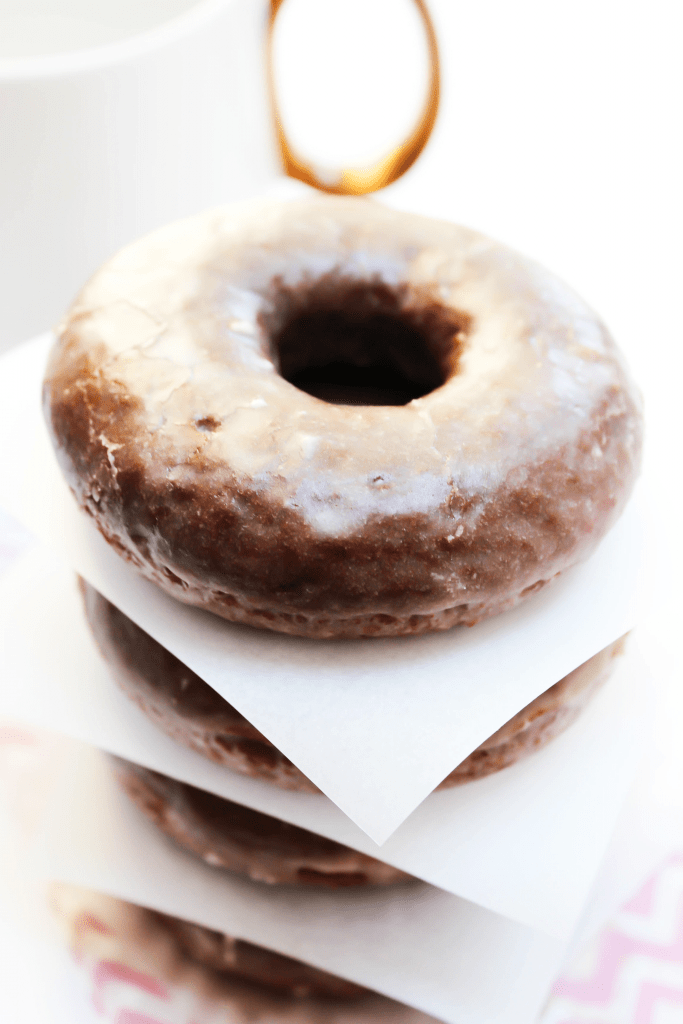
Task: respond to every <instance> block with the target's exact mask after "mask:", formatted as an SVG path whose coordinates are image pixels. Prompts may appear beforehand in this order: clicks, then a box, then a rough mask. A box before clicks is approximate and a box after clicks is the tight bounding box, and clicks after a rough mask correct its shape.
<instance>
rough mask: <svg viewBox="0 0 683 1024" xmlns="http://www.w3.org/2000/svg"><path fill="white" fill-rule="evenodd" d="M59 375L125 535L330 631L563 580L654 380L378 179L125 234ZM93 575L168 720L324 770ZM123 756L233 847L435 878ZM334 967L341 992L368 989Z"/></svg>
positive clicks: (181, 582)
mask: <svg viewBox="0 0 683 1024" xmlns="http://www.w3.org/2000/svg"><path fill="white" fill-rule="evenodd" d="M44 397H45V410H46V417H47V421H48V425H49V429H50V431H51V434H52V438H53V441H54V445H55V449H56V452H57V455H58V458H59V461H60V464H61V466H62V469H63V471H64V473H65V476H66V478H67V480H68V483H69V485H70V487H71V490H72V491H73V493H74V495H75V497H76V500H77V501H78V503H79V505H80V506H81V508H82V509H83V511H84V512H85V513H86V514H88V515H89V516H90V517H91V518H92V520H93V521H94V522H95V524H96V525H97V527H98V529H99V530H100V532H101V533H102V535H103V536H104V537H105V539H106V540H107V541H108V542H109V543H110V544H111V545H112V546H113V547H114V549H115V550H116V551H117V552H118V553H119V554H120V555H121V557H123V558H124V559H126V561H128V562H129V563H130V564H131V565H133V566H134V567H135V568H136V569H137V570H138V571H139V572H140V573H141V574H142V575H143V576H144V577H145V578H147V579H148V580H151V581H153V582H154V583H155V584H157V585H158V586H160V587H161V588H163V590H165V591H166V592H167V593H168V594H170V595H171V596H173V597H174V598H175V599H177V600H179V601H182V602H185V603H188V604H191V605H196V606H199V607H201V608H204V609H206V610H208V611H210V612H212V613H214V614H216V615H219V616H222V617H223V618H224V619H227V620H230V621H231V622H236V623H242V624H247V625H249V626H252V627H256V628H259V629H270V630H276V631H280V632H284V633H289V634H294V635H296V636H302V637H307V638H309V639H310V642H311V643H315V642H317V641H319V640H321V639H323V638H328V637H334V638H358V637H366V638H368V639H367V642H368V643H372V638H374V637H378V636H382V637H387V636H405V635H418V634H422V633H425V632H433V631H440V630H446V629H450V628H452V627H458V626H459V627H462V626H463V625H468V626H472V625H475V624H476V623H477V622H480V621H481V620H483V619H485V618H488V617H490V616H492V615H497V614H499V613H502V612H504V611H505V610H507V609H510V608H512V607H514V606H515V605H517V604H518V603H519V602H521V601H524V600H525V599H526V598H527V597H528V596H529V595H531V594H534V593H535V592H536V591H538V590H539V589H540V588H542V587H544V586H546V585H552V581H553V580H554V579H555V578H556V577H557V576H558V575H560V574H561V573H562V572H564V571H565V570H566V569H568V568H569V567H571V566H572V565H574V564H576V563H577V562H578V561H580V560H582V559H585V558H586V557H587V556H588V555H589V554H590V553H591V552H592V551H593V549H594V548H595V546H596V545H597V544H598V542H599V541H600V539H601V538H602V537H603V536H604V535H605V533H606V532H607V531H608V530H609V529H610V527H611V526H612V525H613V523H614V522H615V521H616V519H617V518H618V516H619V515H620V513H621V511H622V510H623V508H624V505H625V503H626V501H627V499H628V497H629V495H630V492H631V489H632V486H633V483H634V480H635V477H636V475H637V472H638V465H639V459H640V450H641V416H640V409H639V400H638V397H637V394H636V393H635V392H634V389H633V387H632V385H631V383H630V381H629V378H628V375H627V372H626V370H625V367H624V365H623V362H622V359H621V357H620V355H619V352H618V350H617V349H616V347H615V345H614V343H613V341H612V339H611V338H610V336H609V334H608V333H607V331H606V329H605V328H604V326H603V325H602V324H601V323H600V321H599V320H598V319H597V318H596V317H595V315H594V314H593V313H592V312H591V311H590V310H589V309H588V308H587V307H586V306H585V305H584V303H583V302H582V301H581V300H580V299H579V298H577V296H576V295H574V294H573V293H572V292H571V291H570V290H569V289H568V288H566V287H565V286H564V285H563V284H562V283H561V282H559V281H558V280H557V279H555V278H554V277H552V276H551V275H550V274H549V273H548V272H547V271H545V270H543V269H542V268H540V267H538V266H537V265H535V264H533V263H531V262H530V261H528V260H526V259H525V258H523V257H521V256H519V255H517V254H516V253H514V252H512V251H510V250H509V249H507V248H505V247H503V246H501V245H499V244H497V243H495V242H492V241H491V240H489V239H487V238H485V237H483V236H481V235H479V234H476V233H475V232H473V231H470V230H467V229H465V228H461V227H456V226H454V225H451V224H446V223H441V222H437V221H432V220H428V219H425V218H422V217H418V216H414V215H410V214H397V213H395V212H392V211H390V210H388V209H386V208H384V207H383V206H381V205H379V204H377V203H375V202H373V201H370V200H362V199H347V198H343V199H342V198H331V197H316V198H311V199H308V200H303V201H295V202H286V203H278V202H272V201H256V202H250V203H246V204H240V205H238V206H232V207H227V208H224V209H220V210H218V211H213V212H211V213H208V214H205V215H203V216H200V217H197V218H193V219H191V220H188V221H184V222H181V223H179V224H175V225H171V226H170V227H167V228H165V229H163V230H161V231H157V232H156V233H154V234H152V235H150V236H148V237H147V238H144V239H142V240H141V241H139V242H137V243H135V244H134V245H131V246H129V247H128V248H127V249H124V250H123V251H122V252H120V253H119V254H118V255H117V256H115V257H114V258H113V259H112V260H111V261H110V262H109V263H108V264H107V265H105V266H104V267H103V268H102V270H101V271H100V272H99V273H98V274H97V275H96V276H95V277H94V278H93V279H92V280H91V282H90V283H89V284H88V285H87V286H86V287H85V289H84V290H83V292H82V293H81V295H80V296H79V298H78V299H77V300H76V302H75V304H74V306H73V307H72V309H71V311H70V313H69V315H68V317H67V318H66V321H65V322H64V324H63V326H62V328H61V330H60V333H59V338H58V341H57V343H56V345H55V348H54V350H53V353H52V356H51V359H50V363H49V366H48V371H47V377H46V381H45V390H44ZM82 589H83V594H84V599H85V606H86V611H87V617H88V621H89V623H90V625H91V628H92V630H93V633H94V635H95V638H96V640H97V643H98V645H99V648H100V650H101V652H102V654H103V656H104V658H105V659H106V661H107V663H108V665H109V666H110V668H111V671H112V673H113V675H114V677H115V679H116V680H117V681H118V683H119V684H120V686H121V687H122V688H123V690H124V691H125V692H126V693H127V694H128V696H129V697H130V698H131V699H132V700H133V701H135V702H136V703H137V704H138V705H139V706H140V707H141V708H142V709H143V710H144V711H145V712H147V714H148V715H149V716H150V717H151V718H152V719H153V720H154V721H155V722H157V724H158V725H159V727H160V728H161V729H163V730H164V731H165V732H166V733H168V734H169V735H170V736H172V737H173V738H174V739H175V740H177V741H178V742H179V743H183V744H186V745H188V746H190V747H192V748H193V749H195V750H197V751H199V752H200V753H201V754H203V755H205V756H206V757H209V758H211V759H212V760H214V761H216V762H218V763H220V764H222V765H224V766H225V769H226V770H230V771H237V772H242V773H246V774H248V775H252V776H255V777H257V778H260V779H263V780H265V781H267V782H270V783H272V784H273V785H276V786H280V787H282V788H286V789H298V790H305V791H306V790H307V791H311V790H314V789H315V787H314V786H313V785H312V783H311V782H310V781H309V780H308V779H306V778H305V777H304V776H303V775H302V774H301V772H300V771H299V770H298V769H297V768H296V767H295V766H294V765H293V764H292V763H291V762H290V761H289V760H288V759H287V758H286V757H285V755H284V754H282V753H281V752H280V751H278V750H277V749H276V748H275V747H274V746H273V745H272V744H271V743H270V742H269V740H268V739H267V737H265V736H263V735H262V734H261V733H259V732H258V731H257V730H256V729H255V728H254V727H253V726H252V725H251V724H250V723H249V722H247V721H246V720H245V719H244V718H243V717H242V716H241V715H240V714H239V712H238V711H236V710H235V709H234V708H233V707H231V706H230V705H229V704H228V703H227V702H226V701H224V700H223V699H222V698H221V697H220V696H219V695H218V694H217V693H216V692H215V691H213V690H212V689H211V688H210V687H209V686H208V685H207V684H206V683H205V682H204V681H203V680H201V679H200V678H199V677H198V676H196V675H195V674H194V673H193V672H191V671H190V670H189V669H188V668H187V667H186V666H185V665H183V664H182V663H181V662H180V661H178V659H177V658H175V657H174V656H173V655H172V654H171V653H170V652H168V651H166V650H165V649H164V648H163V647H161V646H160V645H159V644H158V643H157V642H156V641H154V640H153V639H152V638H151V637H149V636H148V635H147V634H146V633H145V632H144V631H143V630H142V629H141V628H140V627H139V626H138V625H137V624H135V623H134V622H132V621H131V620H130V619H128V618H127V617H126V616H125V615H123V613H122V612H121V611H119V610H118V609H117V608H115V607H114V606H113V605H111V604H110V603H109V602H108V601H107V600H106V599H105V598H104V597H102V596H101V595H100V594H98V593H97V592H96V591H94V590H93V589H92V587H90V586H89V585H88V584H85V583H83V584H82ZM226 628H227V627H226ZM621 647H622V642H621V641H618V642H617V643H616V644H613V645H612V646H611V647H609V648H607V649H606V650H604V651H602V652H600V653H599V654H597V655H596V656H595V657H593V658H591V659H590V660H589V661H587V662H586V663H585V664H584V665H581V666H580V667H579V668H577V669H576V670H575V671H573V672H571V673H570V674H569V675H568V676H566V677H565V678H564V679H562V680H560V681H558V682H556V683H555V685H553V686H551V687H550V688H549V689H548V690H547V691H546V692H545V693H544V694H542V695H541V696H540V697H538V698H537V699H536V700H534V701H533V702H532V703H531V704H529V705H528V706H527V707H526V708H524V709H522V710H521V711H520V712H519V713H518V714H517V715H515V716H514V717H513V718H512V719H511V720H510V721H509V722H508V723H507V724H505V725H504V726H503V727H502V728H501V729H499V730H498V731H497V732H496V733H495V734H494V735H493V736H491V737H490V738H489V739H488V740H487V741H486V742H485V743H483V744H482V745H481V746H480V747H479V748H478V749H477V750H475V751H474V752H473V753H472V754H470V756H469V757H467V758H466V760H465V761H464V762H462V764H460V765H458V766H457V767H456V768H455V769H454V771H453V772H452V773H451V774H450V775H449V776H448V778H446V779H445V780H444V782H443V783H442V785H444V786H450V785H456V784H460V783H464V782H467V781H468V780H471V779H476V778H480V777H482V776H484V775H487V774H489V773H491V772H495V771H498V770H500V769H503V768H505V767H506V766H507V765H510V764H512V763H514V762H515V761H516V760H518V759H519V758H520V757H522V756H525V755H526V754H528V753H530V752H531V751H533V750H535V749H536V748H538V747H539V746H541V745H543V744H544V743H546V742H548V741H549V740H550V739H552V737H553V736H555V735H556V734H557V733H558V732H559V731H561V730H562V729H563V728H565V727H566V726H567V725H568V724H569V723H570V722H571V721H573V719H574V718H575V717H576V715H578V713H579V712H580V710H581V709H582V707H583V706H584V705H585V704H586V702H587V701H588V699H589V698H590V696H591V695H592V694H593V693H594V692H595V690H596V689H597V688H598V686H599V685H600V684H601V682H602V681H603V680H604V679H605V678H606V677H607V676H608V674H609V672H610V670H611V667H612V665H613V663H614V659H615V657H616V655H617V654H618V653H619V652H620V650H621ZM116 770H117V773H118V775H119V777H120V779H121V782H122V785H123V787H124V788H125V790H126V791H127V792H128V793H129V795H130V796H131V797H132V798H133V799H134V800H135V801H136V802H137V803H138V805H139V806H140V807H141V808H142V809H143V810H144V811H145V812H146V813H147V814H148V815H149V816H150V817H152V818H153V820H154V821H155V822H156V823H157V824H158V825H159V826H160V827H161V828H162V829H164V830H165V831H166V832H167V833H168V834H170V835H171V836H172V837H173V838H174V839H175V840H176V841H177V842H179V843H181V844H182V845H183V846H185V847H186V848H188V849H190V850H192V851H193V852H194V853H196V854H197V855H198V856H200V857H202V858H203V859H204V860H205V861H207V862H208V863H210V864H212V865H214V866H216V868H217V869H219V870H229V871H237V872H241V873H244V874H247V875H249V876H250V877H251V878H252V879H256V880H258V881H260V882H263V883H280V884H288V885H300V886H311V885H324V886H328V887H345V886H353V885H369V886H372V885H390V884H406V882H407V881H409V880H408V876H406V875H405V874H404V873H403V872H401V871H399V870H397V869H395V868H393V867H390V866H388V865H386V864H382V863H381V862H379V861H377V860H374V859H373V858H371V857H368V856H365V855H363V854H360V853H358V852H356V851H353V850H350V849H348V848H346V847H343V846H341V845H339V844H338V843H334V842H332V841H330V840H327V839H323V838H321V837H320V836H316V835H314V834H312V833H310V832H306V831H304V830H302V829H299V828H295V827H293V826H290V825H286V824H285V823H283V822H281V821H279V820H278V819H275V818H269V817H268V816H266V815H263V814H260V813H258V812H255V811H252V810H250V809H248V808H245V807H241V806H238V805H235V804H231V803H230V802H228V801H224V800H221V799H219V798H218V797H214V796H211V795H209V794H207V793H203V792H201V791H199V790H196V789H193V788H192V787H191V786H189V785H187V784H184V783H182V782H178V781H175V780H171V779H169V778H166V777H164V776H161V775H159V774H157V773H154V772H151V771H149V770H146V769H143V768H141V767H139V766H137V765H132V764H128V763H126V762H118V763H117V768H116ZM168 927H169V928H170V929H171V930H172V931H173V933H174V935H175V936H176V937H177V939H178V941H179V942H180V943H181V945H182V946H183V948H184V949H185V950H186V952H187V954H188V955H189V956H191V957H193V958H195V959H197V960H199V961H201V962H203V963H204V964H206V965H207V966H208V967H210V968H211V969H220V970H221V971H226V972H228V973H229V972H230V971H232V972H233V973H234V972H237V973H239V972H240V971H241V972H242V973H241V975H240V976H241V977H245V976H250V975H249V972H248V970H246V968H244V964H246V963H255V962H257V961H258V963H259V964H260V965H261V966H260V967H259V969H258V970H256V968H254V971H253V972H252V975H251V977H252V980H253V981H254V983H258V984H268V983H269V979H270V982H272V984H274V985H279V986H280V987H283V986H284V988H286V989H287V990H288V991H290V992H299V993H301V992H303V991H304V990H307V991H308V990H314V991H320V989H316V988H315V985H316V984H317V982H315V981H313V980H311V979H310V978H309V980H308V981H306V980H305V979H304V981H302V979H301V973H300V972H301V970H303V971H304V973H305V972H306V970H307V969H306V968H305V967H304V966H302V965H300V967H297V968H296V969H291V970H290V969H289V968H288V970H290V973H289V974H288V973H287V970H285V969H284V968H283V967H282V965H280V966H279V967H278V966H277V965H275V962H273V963H272V964H271V965H270V967H268V968H264V967H263V963H264V962H265V961H264V960H263V957H262V958H261V960H259V959H258V957H256V960H254V958H253V957H251V959H250V956H251V954H249V955H247V953H244V955H241V954H240V956H238V955H237V954H236V953H235V948H236V947H235V944H234V941H231V942H229V943H228V945H227V946H226V945H225V942H227V940H225V942H224V941H223V939H222V938H221V937H220V936H219V937H217V936H216V935H215V934H213V933H209V932H207V931H206V930H202V929H199V928H197V927H196V926H189V925H183V924H181V923H178V922H175V923H170V924H169V925H168ZM224 948H225V949H228V950H229V955H228V954H224V953H222V952H221V950H224ZM268 955H270V954H268ZM263 956H264V957H266V960H267V956H266V954H265V953H264V954H263ZM238 962H239V963H240V964H241V965H242V966H241V967H239V968H238V967H237V966H236V965H237V964H238ZM308 970H309V971H311V970H312V969H310V968H309V969H308ZM245 971H246V975H245ZM314 973H317V974H319V973H320V972H314ZM283 978H284V979H287V978H289V979H290V981H286V980H285V981H284V982H283V981H282V979H283ZM278 979H279V980H278ZM292 979H294V980H292ZM335 985H336V987H334V986H333V988H332V989H328V992H329V994H330V995H334V996H335V998H341V997H342V996H347V997H348V996H351V995H354V994H355V995H357V994H358V992H357V991H356V990H355V988H354V986H350V987H349V986H348V984H347V983H343V982H338V983H337V982H335ZM311 986H312V987H313V988H312V989H311Z"/></svg>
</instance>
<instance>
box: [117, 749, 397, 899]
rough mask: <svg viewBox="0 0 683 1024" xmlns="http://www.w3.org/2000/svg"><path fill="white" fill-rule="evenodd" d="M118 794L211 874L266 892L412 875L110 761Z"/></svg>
mask: <svg viewBox="0 0 683 1024" xmlns="http://www.w3.org/2000/svg"><path fill="white" fill-rule="evenodd" d="M111 760H112V764H113V766H114V771H115V774H116V776H117V779H118V781H119V783H120V785H121V787H122V788H123V789H124V790H125V792H126V793H127V795H128V796H129V797H130V798H131V800H132V801H133V802H134V803H135V804H137V806H138V807H139V808H140V809H141V810H142V811H143V812H144V813H145V814H146V815H147V817H148V818H150V819H151V820H152V821H153V822H154V824H155V825H157V826H158V827H159V828H160V829H161V830H162V831H163V832H165V833H166V835H168V836H170V837H171V838H172V839H174V840H175V842H176V843H178V845H179V846H182V847H183V848H184V849H186V850H189V851H190V852H191V853H194V854H196V855H197V856H199V857H201V858H202V860H205V861H206V863H207V864H211V866H212V867H216V868H225V869H226V870H227V871H234V872H237V873H238V874H241V875H247V876H248V877H249V878H251V879H252V880H253V881H254V882H267V883H268V884H270V885H303V886H316V887H323V888H326V889H341V888H349V887H358V886H367V885H394V884H395V883H397V882H405V881H407V880H409V879H411V877H412V876H410V875H408V874H406V872H405V871H401V870H400V869H399V868H395V867H392V866H391V864H384V863H383V862H382V861H379V860H377V859H376V858H375V857H369V856H367V855H366V854H364V853H360V852H359V851H358V850H352V849H350V847H348V846H343V845H342V844H341V843H337V842H335V841H334V840H332V839H326V838H325V837H324V836H319V835H316V834H315V833H314V832H309V831H308V830H307V829H304V828H298V827H297V826H296V825H290V824H289V823H288V822H286V821H281V820H280V819H279V818H273V817H272V816H271V815H269V814H263V813H262V812H261V811H255V810H253V809H252V808H251V807H244V806H242V805H241V804H236V803H234V802H233V801H232V800H225V799H224V798H223V797H220V796H216V795H215V794H214V793H207V792H206V791H205V790H203V789H197V788H196V786H190V785H189V783H187V782H181V781H180V780H178V779H171V778H169V777H168V776H167V775H161V774H160V773H159V772H154V771H151V769H149V768H143V767H142V766H141V765H138V764H133V763H132V762H130V761H124V760H123V759H122V758H120V757H115V758H112V759H111Z"/></svg>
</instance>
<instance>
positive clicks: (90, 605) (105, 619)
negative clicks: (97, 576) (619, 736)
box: [80, 580, 624, 792]
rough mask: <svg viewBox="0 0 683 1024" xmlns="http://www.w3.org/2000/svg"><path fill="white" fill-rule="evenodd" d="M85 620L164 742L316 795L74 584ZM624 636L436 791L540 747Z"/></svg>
mask: <svg viewBox="0 0 683 1024" xmlns="http://www.w3.org/2000/svg"><path fill="white" fill-rule="evenodd" d="M80 585H81V591H82V594H83V599H84V604H85V611H86V617H87V619H88V623H89V625H90V628H91V630H92V633H93V636H94V637H95V640H96V642H97V645H98V647H99V649H100V652H101V653H102V655H103V657H104V659H105V661H106V663H107V665H108V667H109V669H110V671H111V673H112V675H113V678H114V679H115V681H116V682H117V683H118V685H119V686H120V687H121V689H122V690H123V691H124V693H125V694H126V695H127V696H128V697H130V699H131V700H133V701H134V702H135V703H136V704H137V705H138V707H140V708H141V709H142V711H144V712H145V714H146V715H148V716H149V718H151V720H152V721H153V722H154V723H155V724H156V725H157V726H158V727H159V728H160V729H162V730H163V731H164V732H165V733H166V734H167V735H168V736H170V737H171V739H174V740H176V741H177V742H178V743H182V744H183V745H184V746H187V747H190V748H191V749H193V750H196V751H197V752H198V753H200V754H203V756H204V757H208V758H209V759H210V760H212V761H215V762H217V763H218V764H222V765H225V766H226V767H227V768H230V769H232V770H233V771H237V772H239V773H241V774H243V775H249V776H251V777H253V778H257V779H262V780H263V781H264V782H270V783H272V784H274V785H276V786H279V787H280V788H281V789H292V790H301V791H304V792H318V790H317V787H316V786H314V784H313V783H312V782H311V781H310V780H309V779H307V778H306V776H305V775H303V774H302V772H300V771H299V769H298V768H297V767H296V765H294V764H292V762H291V761H290V760H289V758H287V757H285V755H284V754H283V753H281V751H279V750H278V749H277V748H276V747H274V746H273V744H272V743H271V742H270V740H268V739H267V738H266V737H265V736H264V735H263V734H262V733H260V732H259V731H258V730H257V729H256V728H254V726H253V725H252V724H251V722H248V721H247V720H246V718H244V717H243V716H242V715H241V714H240V713H239V711H237V710H236V709H235V708H233V707H232V705H231V704H228V702H227V701H225V700H224V699H223V698H222V697H221V696H220V694H218V693H217V692H216V691H215V690H214V689H212V688H211V687H210V686H209V685H208V683H205V682H204V680H203V679H200V677H199V676H198V675H196V673H194V672H192V671H191V669H189V668H187V666H186V665H184V664H183V663H182V661H180V660H179V659H178V658H176V657H175V655H173V654H171V653H170V651H167V650H166V648H165V647H163V646H162V645H161V644H160V643H158V641H156V640H154V639H153V638H152V637H151V636H149V634H148V633H145V632H144V630H143V629H141V628H140V626H138V625H137V623H135V622H133V621H132V620H131V619H129V618H128V617H127V616H126V615H124V614H123V612H121V611H119V609H118V608H116V607H115V606H114V605H113V604H111V602H110V601H107V600H106V598H104V597H103V596H102V595H101V594H100V593H98V591H96V590H95V589H94V588H93V587H91V586H90V585H89V584H87V583H85V582H84V581H83V580H81V581H80ZM623 648H624V638H623V637H622V638H621V639H620V640H617V641H616V642H615V643H613V644H610V646H609V647H606V648H605V649H604V650H603V651H600V652H599V653H598V654H596V655H594V656H593V657H592V658H589V660H588V661H586V662H584V663H583V665H579V667H578V668H576V669H574V671H573V672H570V673H569V675H567V676H565V677H564V678H563V679H561V680H560V681H559V682H558V683H555V684H554V685H553V686H551V687H550V688H549V689H548V690H546V691H545V692H544V693H542V694H540V696H538V697H536V699H535V700H533V701H532V702H531V703H530V704H528V705H527V706H526V707H525V708H522V710H521V711H518V712H517V714H516V715H515V716H514V717H513V718H511V719H510V721H509V722H506V723H505V725H503V726H501V728H500V729H498V730H497V732H495V733H494V734H493V735H492V736H490V737H489V738H488V739H487V740H485V741H484V742H483V743H482V744H481V745H480V746H479V747H477V749H476V750H473V751H472V753H471V754H469V756H468V757H466V758H465V760H464V761H462V762H461V763H460V764H459V765H458V766H457V767H456V768H454V769H453V771H452V772H451V773H450V775H448V776H447V777H446V778H445V779H444V780H443V782H442V783H441V784H440V785H439V787H438V788H439V789H443V788H446V787H448V786H456V785H459V784H460V783H463V782H470V781H472V780H473V779H480V778H483V777H484V776H486V775H491V774H492V773H493V772H497V771H500V770H501V769H502V768H507V767H508V766H509V765H511V764H514V763H515V762H516V761H519V760H520V759H521V758H522V757H525V756H526V755H527V754H531V753H533V751H534V750H538V749H539V748H540V747H542V746H545V744H546V743H548V742H549V741H550V740H551V739H553V737H555V736H557V735H558V734H559V733H560V732H562V731H563V730H564V729H566V728H567V727H568V726H569V725H571V723H572V722H573V721H574V720H575V719H576V718H577V717H578V715H579V714H580V712H581V711H582V710H583V708H584V707H585V706H586V704H587V703H588V701H589V700H590V698H591V697H592V696H593V694H594V693H595V692H596V691H597V690H598V689H599V688H600V686H601V685H602V683H604V682H605V680H606V679H607V678H608V677H609V676H610V674H611V672H612V669H613V668H614V665H615V663H616V659H617V657H618V656H619V655H620V654H621V652H622V651H623Z"/></svg>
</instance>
